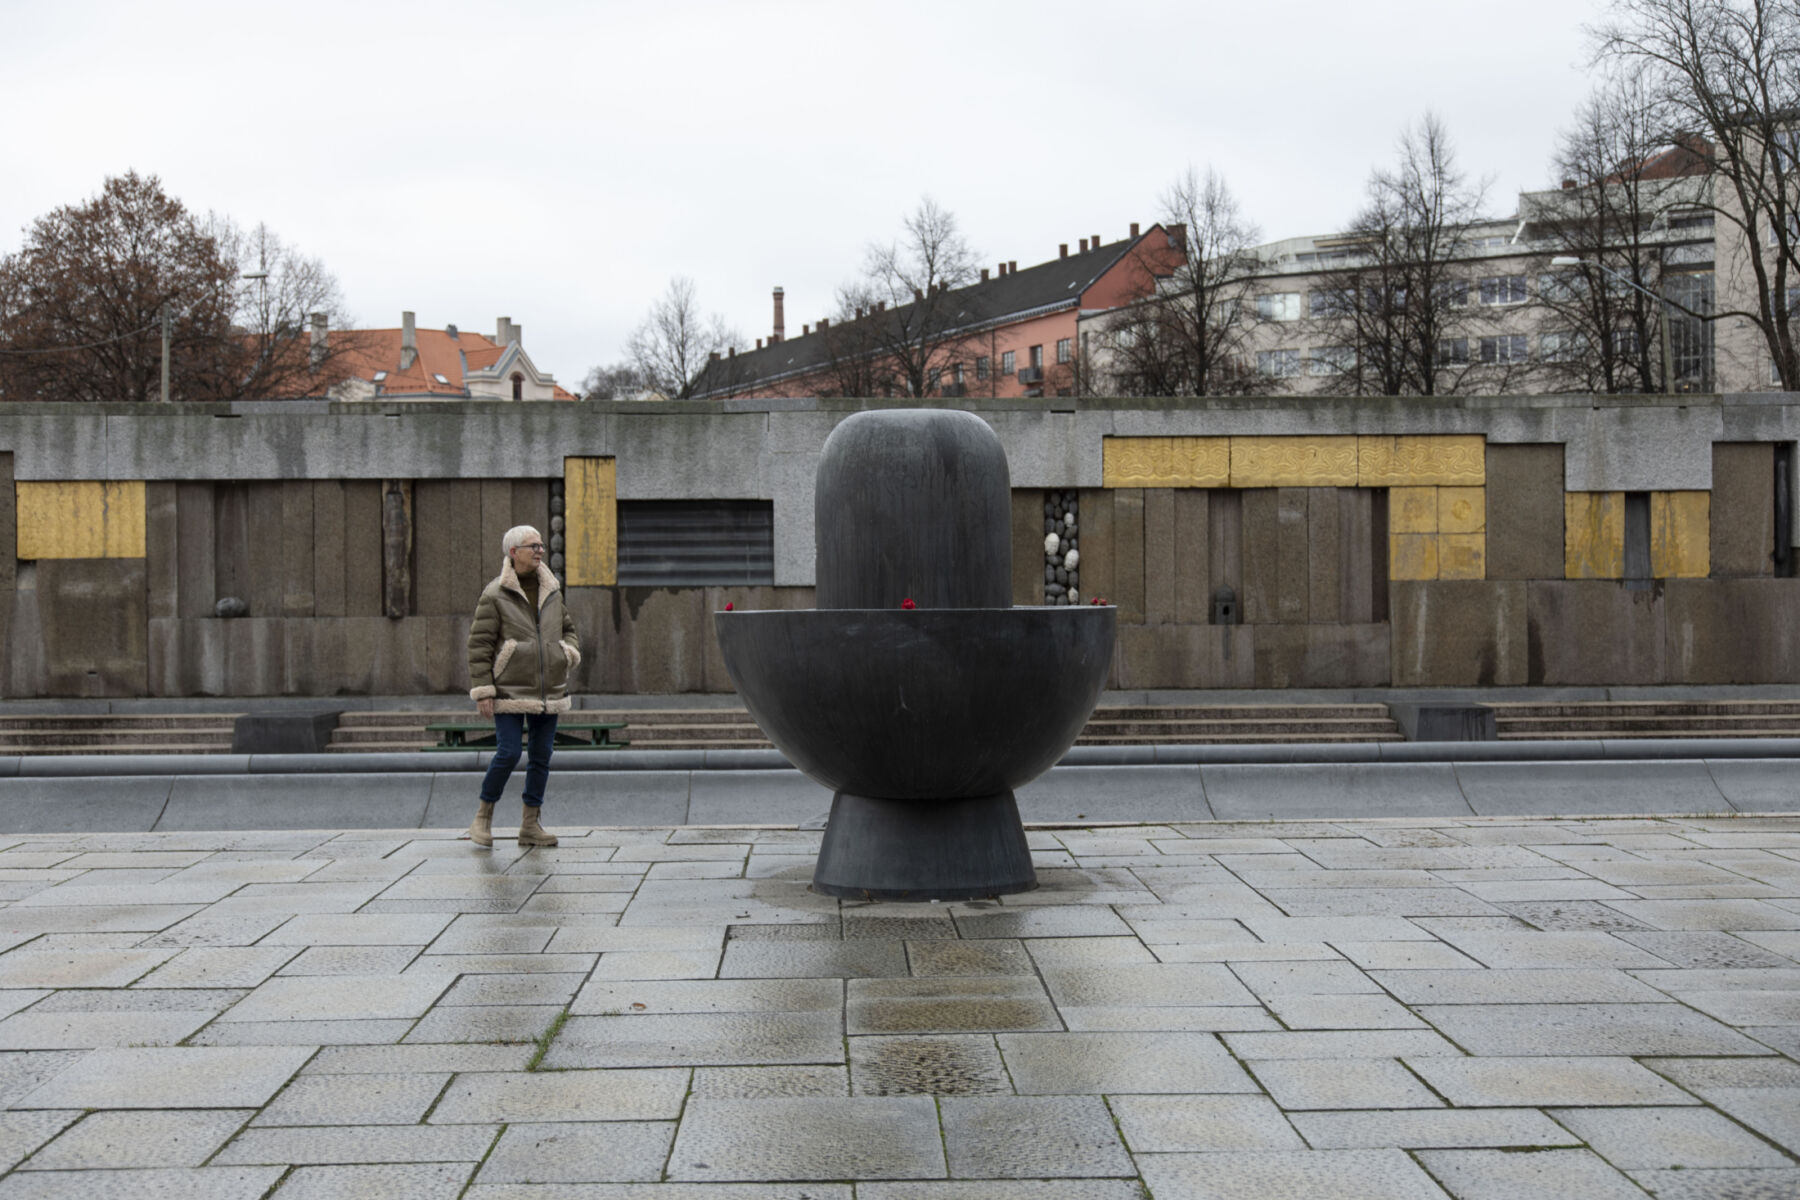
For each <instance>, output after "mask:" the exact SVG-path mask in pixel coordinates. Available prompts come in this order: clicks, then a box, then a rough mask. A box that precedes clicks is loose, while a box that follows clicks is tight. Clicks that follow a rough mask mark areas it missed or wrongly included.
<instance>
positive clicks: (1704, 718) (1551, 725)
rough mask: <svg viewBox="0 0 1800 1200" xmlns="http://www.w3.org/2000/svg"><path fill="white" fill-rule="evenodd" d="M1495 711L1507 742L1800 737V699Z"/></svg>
mask: <svg viewBox="0 0 1800 1200" xmlns="http://www.w3.org/2000/svg"><path fill="white" fill-rule="evenodd" d="M1489 707H1491V708H1492V709H1493V710H1494V720H1495V724H1496V725H1497V726H1498V727H1499V735H1500V739H1501V740H1502V741H1520V740H1525V739H1531V738H1570V739H1579V738H1707V737H1735V738H1756V737H1800V700H1680V701H1674V700H1639V701H1631V700H1606V701H1568V702H1563V703H1544V704H1534V703H1505V704H1493V705H1490V706H1489Z"/></svg>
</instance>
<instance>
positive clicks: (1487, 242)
mask: <svg viewBox="0 0 1800 1200" xmlns="http://www.w3.org/2000/svg"><path fill="white" fill-rule="evenodd" d="M1510 245H1512V239H1511V238H1509V237H1507V236H1506V235H1505V234H1501V235H1500V236H1499V237H1479V238H1476V239H1475V248H1476V249H1477V250H1490V249H1492V248H1493V247H1495V246H1510Z"/></svg>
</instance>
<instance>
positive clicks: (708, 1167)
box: [668, 1096, 946, 1181]
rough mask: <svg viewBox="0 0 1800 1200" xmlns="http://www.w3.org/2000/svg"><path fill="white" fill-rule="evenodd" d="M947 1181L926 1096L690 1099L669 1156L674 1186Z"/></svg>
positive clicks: (933, 1109) (932, 1111) (931, 1107)
mask: <svg viewBox="0 0 1800 1200" xmlns="http://www.w3.org/2000/svg"><path fill="white" fill-rule="evenodd" d="M945 1175H946V1165H945V1161H944V1145H943V1141H942V1137H941V1134H940V1133H939V1129H938V1117H937V1109H936V1106H935V1105H934V1103H933V1102H932V1100H931V1099H930V1098H929V1097H925V1096H862V1097H854V1098H851V1099H835V1098H834V1099H810V1098H798V1099H770V1100H699V1099H696V1100H693V1101H690V1102H689V1104H688V1109H687V1112H686V1114H685V1115H684V1116H683V1118H682V1121H681V1132H680V1134H679V1135H678V1136H677V1138H676V1140H675V1149H674V1152H673V1154H671V1155H670V1156H669V1165H668V1177H669V1178H670V1179H677V1180H718V1181H731V1180H766V1179H771V1178H774V1179H789V1180H804V1179H819V1180H840V1179H933V1178H943V1177H944V1176H945Z"/></svg>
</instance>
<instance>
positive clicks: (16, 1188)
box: [0, 1167, 285, 1200]
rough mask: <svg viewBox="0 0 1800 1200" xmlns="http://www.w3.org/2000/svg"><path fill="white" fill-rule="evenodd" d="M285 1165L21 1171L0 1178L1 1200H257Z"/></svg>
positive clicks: (273, 1183) (282, 1170) (279, 1175)
mask: <svg viewBox="0 0 1800 1200" xmlns="http://www.w3.org/2000/svg"><path fill="white" fill-rule="evenodd" d="M284 1171H285V1168H283V1167H196V1168H193V1169H191V1170H190V1169H186V1168H182V1167H149V1168H143V1169H135V1168H134V1169H131V1170H120V1171H20V1172H16V1173H14V1174H12V1175H9V1176H7V1177H6V1178H5V1179H0V1198H4V1200H14V1198H17V1200H111V1198H112V1197H115V1196H117V1197H156V1198H161V1197H168V1198H169V1200H261V1197H263V1196H266V1195H267V1194H268V1192H269V1189H270V1188H272V1187H274V1186H275V1183H276V1181H277V1180H279V1179H280V1178H281V1176H282V1174H283V1173H284Z"/></svg>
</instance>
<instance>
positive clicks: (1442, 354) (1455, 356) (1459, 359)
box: [1437, 338, 1469, 367]
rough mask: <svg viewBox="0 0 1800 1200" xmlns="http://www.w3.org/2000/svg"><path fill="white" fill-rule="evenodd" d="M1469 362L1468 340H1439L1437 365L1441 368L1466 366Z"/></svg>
mask: <svg viewBox="0 0 1800 1200" xmlns="http://www.w3.org/2000/svg"><path fill="white" fill-rule="evenodd" d="M1468 361H1469V339H1468V338H1439V339H1438V344H1437V365H1438V366H1440V367H1455V366H1464V365H1466V364H1467V363H1468Z"/></svg>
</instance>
